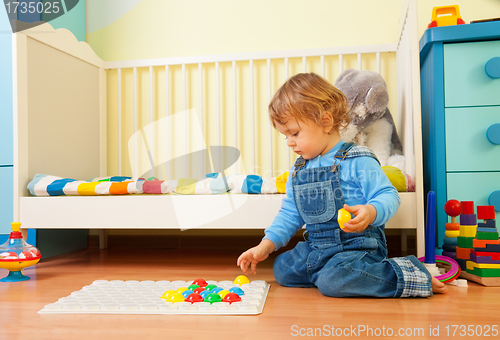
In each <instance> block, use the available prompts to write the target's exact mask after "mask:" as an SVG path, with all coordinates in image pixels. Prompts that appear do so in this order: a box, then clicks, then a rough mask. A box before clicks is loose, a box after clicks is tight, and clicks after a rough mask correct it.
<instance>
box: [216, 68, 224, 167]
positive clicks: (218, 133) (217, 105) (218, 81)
mask: <svg viewBox="0 0 500 340" xmlns="http://www.w3.org/2000/svg"><path fill="white" fill-rule="evenodd" d="M215 105H216V114H217V116H216V117H217V118H216V123H215V129H216V131H217V132H216V133H217V146H219V147H220V146H222V141H221V140H222V139H221V131H220V121H221V118H220V77H219V62H216V63H215ZM219 150H221V149H220V148H219ZM218 159H219V164H218V167H219V171H223V170H224V169H223V168H222V152H221V153H219V155H218Z"/></svg>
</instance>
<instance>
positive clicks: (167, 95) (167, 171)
mask: <svg viewBox="0 0 500 340" xmlns="http://www.w3.org/2000/svg"><path fill="white" fill-rule="evenodd" d="M169 79H170V67H169V66H168V65H165V125H166V126H165V131H166V136H165V143H166V145H165V151H166V155H165V157H166V160H167V163H166V167H165V174H164V178H165V179H170V174H171V171H170V167H171V164H170V121H169V116H170V92H169V83H170V82H169Z"/></svg>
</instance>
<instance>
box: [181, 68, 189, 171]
mask: <svg viewBox="0 0 500 340" xmlns="http://www.w3.org/2000/svg"><path fill="white" fill-rule="evenodd" d="M186 86H187V85H186V64H182V108H183V111H184V112H186V110H187V91H186ZM183 121H184V176H186V177H189V173H188V169H189V167H188V157H187V155H188V141H189V139H188V133H187V131H188V121H187V115H186V114H185V113H184V115H183Z"/></svg>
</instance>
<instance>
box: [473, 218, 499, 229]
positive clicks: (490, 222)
mask: <svg viewBox="0 0 500 340" xmlns="http://www.w3.org/2000/svg"><path fill="white" fill-rule="evenodd" d="M477 227H478V228H496V227H497V226H496V223H495V220H485V221H484V222H479V223H478V224H477Z"/></svg>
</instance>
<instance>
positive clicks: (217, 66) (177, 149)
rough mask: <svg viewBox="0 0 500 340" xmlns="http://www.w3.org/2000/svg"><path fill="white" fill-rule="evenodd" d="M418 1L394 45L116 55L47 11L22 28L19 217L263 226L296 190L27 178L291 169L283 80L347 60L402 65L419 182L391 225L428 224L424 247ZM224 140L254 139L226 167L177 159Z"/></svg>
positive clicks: (17, 82)
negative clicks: (34, 183) (73, 190)
mask: <svg viewBox="0 0 500 340" xmlns="http://www.w3.org/2000/svg"><path fill="white" fill-rule="evenodd" d="M416 12H417V8H416V1H415V0H409V1H407V2H406V3H405V4H404V5H403V11H402V17H401V20H400V25H399V28H398V32H399V34H398V37H399V38H398V41H397V42H396V43H394V44H388V45H370V46H354V47H332V48H326V49H312V50H311V49H309V50H292V51H268V52H252V53H244V54H233V55H210V56H197V57H185V58H166V59H153V60H130V61H117V62H104V61H102V60H101V59H100V58H99V57H98V56H97V55H95V53H94V52H93V51H92V49H91V48H90V47H89V46H88V45H87V44H86V43H83V42H77V41H76V39H75V38H74V37H73V35H72V34H71V33H70V32H69V31H67V30H64V29H60V30H53V29H52V27H51V26H50V25H48V24H45V25H43V26H38V27H36V28H34V29H31V30H27V31H23V32H19V33H16V34H15V38H14V39H13V44H14V46H13V51H14V54H15V56H14V58H13V60H14V68H13V69H14V111H15V112H14V144H15V150H14V154H15V156H14V216H15V218H16V219H17V220H19V221H21V222H22V226H23V228H35V229H44V228H45V229H58V228H61V229H75V228H76V229H99V230H100V231H101V232H100V236H101V246H102V247H105V245H106V232H105V230H108V229H127V228H132V229H141V228H143V229H145V228H147V229H168V228H174V229H189V228H217V229H239V228H243V229H264V228H266V227H267V226H269V225H270V223H271V222H272V220H273V219H274V217H275V215H276V213H277V212H278V210H279V208H280V206H281V200H282V199H283V197H284V196H285V195H282V194H276V195H246V194H240V195H124V196H92V197H83V196H60V197H30V195H29V193H28V191H27V189H26V186H27V184H28V182H29V181H30V180H31V179H32V178H33V177H34V175H35V174H37V173H46V174H51V175H56V176H61V177H71V178H76V179H88V178H93V177H97V176H108V175H133V176H136V177H137V176H142V175H148V176H149V175H151V176H156V177H158V178H163V179H171V178H179V177H197V176H199V175H200V174H204V173H209V172H214V169H215V171H216V172H218V170H223V171H225V172H227V173H247V174H251V173H257V174H260V175H262V176H277V175H278V174H280V173H282V172H284V171H287V170H289V168H290V166H291V165H292V164H293V161H294V157H293V155H292V154H291V152H290V151H289V150H287V147H286V145H285V144H286V143H285V142H284V140H283V139H280V137H279V136H278V134H277V133H276V132H275V131H273V130H272V128H271V126H270V124H269V122H268V119H267V109H266V108H267V103H268V102H269V99H270V97H271V95H272V94H273V93H274V91H275V90H276V89H277V88H278V87H279V86H280V84H282V83H283V82H284V81H285V79H287V78H288V77H289V76H291V75H293V74H295V73H298V72H304V71H305V72H310V71H314V72H316V73H319V74H321V75H323V76H324V77H325V78H327V79H328V80H330V81H331V82H334V81H335V79H336V77H337V76H338V74H340V72H341V71H342V70H343V69H346V68H360V69H361V68H364V69H367V68H368V69H372V70H375V71H378V72H379V73H381V74H382V75H383V76H384V77H385V78H390V77H394V78H395V79H394V81H393V82H392V83H394V84H396V83H397V86H395V87H394V86H393V88H390V89H389V91H390V96H391V97H390V98H391V102H397V107H396V108H395V109H394V108H393V109H392V110H391V111H392V113H393V115H394V116H395V119H396V120H397V122H398V131H399V134H400V136H401V138H402V142H403V147H404V154H405V156H406V164H407V165H406V172H407V173H408V174H410V175H411V176H412V177H413V178H414V179H415V182H416V191H415V192H402V193H400V197H401V201H402V204H401V207H400V209H399V211H398V213H397V214H396V216H394V217H393V218H392V219H391V220H390V221H389V222H388V224H387V226H386V227H387V228H396V229H402V230H403V231H404V232H403V237H402V242H403V247H405V245H404V243H405V242H406V230H409V229H414V230H416V235H417V254H418V255H419V256H422V255H423V253H424V222H423V221H424V213H423V210H424V209H423V201H424V200H423V183H422V182H423V180H422V151H421V150H422V148H421V126H420V81H419V60H418V41H417V21H416ZM394 70H397V71H394ZM391 72H395V73H391ZM396 78H397V79H396ZM388 84H389V86H390V84H391V82H388ZM193 109H194V110H193ZM177 112H181V115H178V113H177ZM168 117H170V118H173V117H177V118H175V119H169V118H168ZM158 122H161V124H159V123H158ZM197 129H199V133H198V130H197ZM195 131H196V132H195ZM228 131H230V133H229V132H228ZM200 134H201V137H200ZM127 140H128V141H129V142H128V145H127V143H126V141H127ZM110 141H113V142H112V143H111V142H110ZM214 145H215V146H227V147H233V148H234V149H235V150H239V151H241V154H239V157H238V161H236V162H234V164H233V162H229V163H231V164H230V166H229V167H228V168H227V169H224V168H225V167H226V165H223V163H224V162H225V160H224V158H223V157H219V158H218V160H215V158H214V157H210V156H208V157H206V156H204V157H198V158H196V159H194V158H190V157H187V156H186V157H184V159H183V161H182V162H177V163H165V160H171V159H174V158H176V157H179V156H183V155H184V156H185V155H190V154H194V153H196V152H198V151H202V150H206V149H207V148H208V149H209V148H210V147H211V146H214ZM208 155H210V153H208ZM217 163H220V164H217ZM229 163H228V164H229ZM172 164H177V165H172ZM195 170H196V171H195ZM193 207H196V209H195V210H193Z"/></svg>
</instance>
